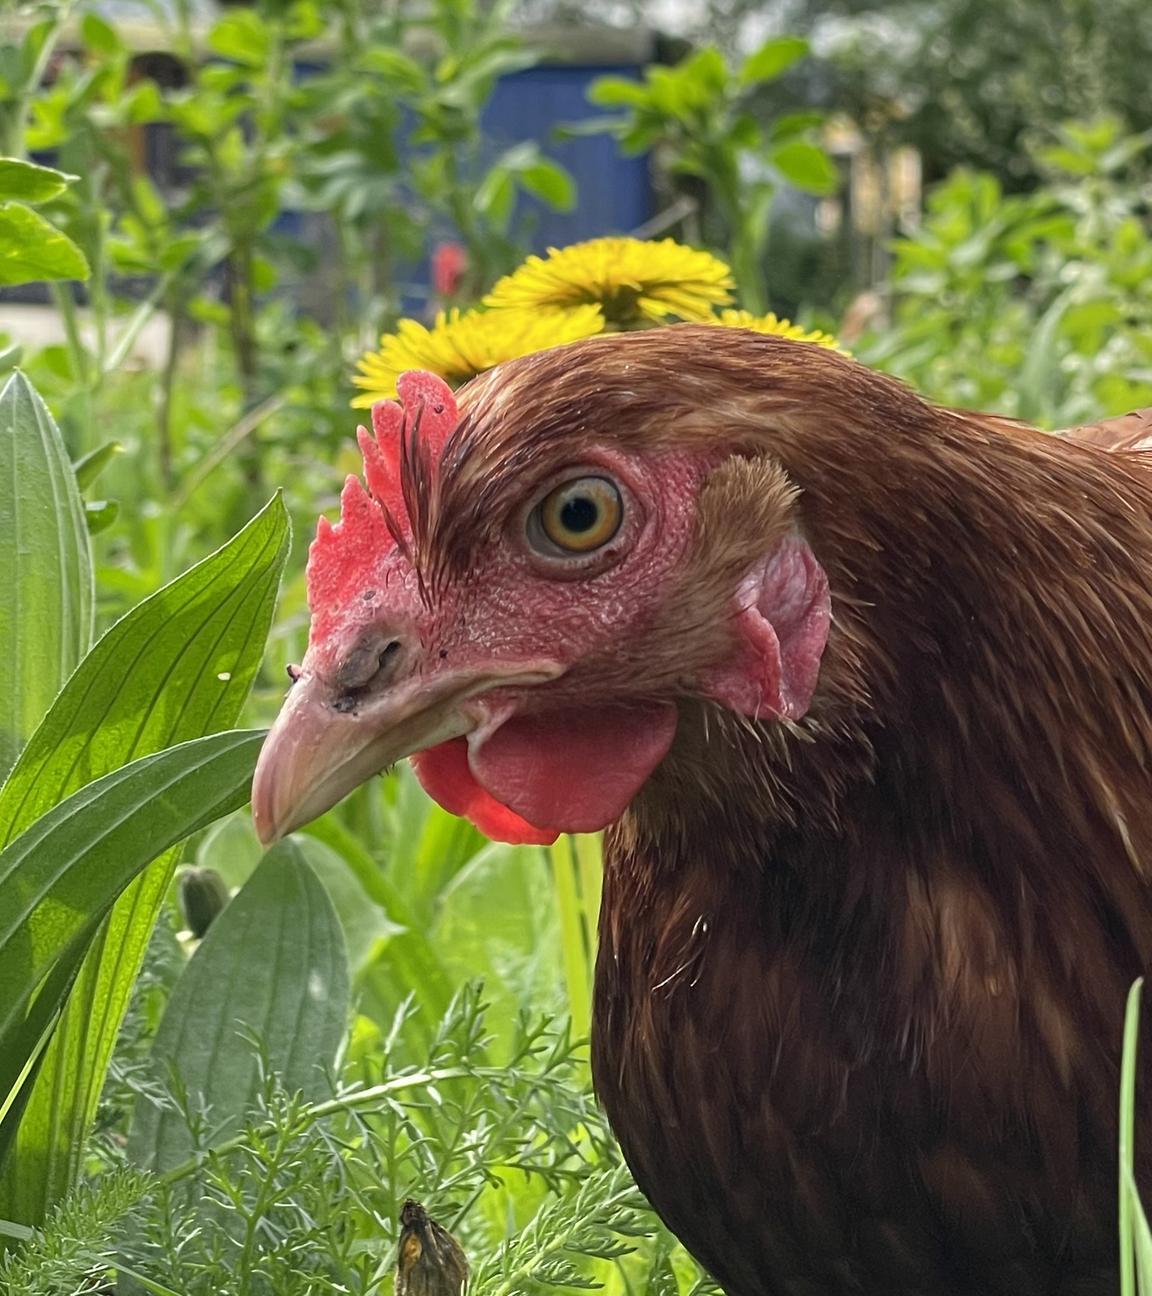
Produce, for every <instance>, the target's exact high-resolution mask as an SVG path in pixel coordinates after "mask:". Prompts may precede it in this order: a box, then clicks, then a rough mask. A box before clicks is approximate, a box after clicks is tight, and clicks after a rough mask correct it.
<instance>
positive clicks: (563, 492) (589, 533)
mask: <svg viewBox="0 0 1152 1296" xmlns="http://www.w3.org/2000/svg"><path fill="white" fill-rule="evenodd" d="M623 518H624V501H623V500H622V499H621V498H620V491H619V490H618V489H617V487H616V486H615V484H614V483H613V482H611V481H609V480H608V478H607V477H577V478H576V479H575V480H574V481H570V482H565V483H564V484H563V485H562V486H557V487H556V489H555V490H554V491H551V492H550V493H549V494H548V495H546V496H545V497H544V499H542V500H541V501H540V503H539V504H537V506H536V507H535V508H534V509H533V510H532V514H531V516H530V517H529V519H528V538H529V540H530V541H531V542H532V544H533V546H534V547H535V548H536V549H542V550H544V551H548V550H554V549H559V550H561V551H562V552H563V553H575V554H584V553H591V552H592V550H593V549H600V548H602V547H603V546H604V545H606V544H607V543H608V541H609V540H611V539H612V537H613V536H614V535H615V534H616V532H617V531H619V530H620V523H621V522H622V521H623Z"/></svg>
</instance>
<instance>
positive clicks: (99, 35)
mask: <svg viewBox="0 0 1152 1296" xmlns="http://www.w3.org/2000/svg"><path fill="white" fill-rule="evenodd" d="M80 34H81V35H82V36H83V38H84V44H85V45H87V46H88V48H89V49H90V50H95V51H96V53H97V54H103V55H105V56H106V57H114V56H115V55H117V54H120V53H122V52H123V50H124V43H123V41H122V40H121V39H120V37H119V35H118V34H117V32H116V28H115V27H113V26H112V25H111V23H107V22H105V21H104V19H103V18H101V17H100V16H99V14H95V13H86V14H85V15H84V17H83V19H82V20H81V23H80Z"/></svg>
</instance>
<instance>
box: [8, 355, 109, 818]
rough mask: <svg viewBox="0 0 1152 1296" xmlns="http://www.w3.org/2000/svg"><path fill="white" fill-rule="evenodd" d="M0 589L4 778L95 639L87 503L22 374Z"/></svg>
mask: <svg viewBox="0 0 1152 1296" xmlns="http://www.w3.org/2000/svg"><path fill="white" fill-rule="evenodd" d="M0 590H3V591H4V615H3V616H0V661H2V662H3V663H4V669H5V681H4V688H3V689H0V776H2V775H3V774H4V773H6V772H7V771H8V769H9V768H10V767H11V765H12V763H13V761H14V760H15V759H16V757H17V755H18V754H19V752H20V749H21V748H22V747H23V746H24V743H25V742H26V741H27V740H28V736H29V735H30V734H31V733H32V731H33V730H34V729H35V728H36V726H37V725H38V724H39V723H40V721H41V719H42V718H43V716H44V713H45V712H46V711H47V710H48V708H49V706H51V704H52V699H53V698H54V697H55V696H56V694H57V693H58V692H59V691H60V688H61V686H62V685H63V683H64V681H65V680H66V679H67V678H68V676H69V675H70V674H71V673H72V671H73V670H74V669H75V668H76V664H77V662H79V660H80V658H81V657H83V655H84V654H85V653H86V652H87V651H88V645H89V643H90V642H91V637H92V555H91V551H90V549H89V547H88V531H87V527H86V524H85V520H84V507H83V505H82V503H81V501H80V494H79V492H78V491H77V489H76V480H75V478H74V476H73V474H72V469H71V466H70V465H69V462H68V455H67V452H66V451H65V448H64V443H63V441H62V439H61V437H60V432H59V430H58V429H57V427H56V424H55V423H54V422H53V421H52V415H51V414H50V413H49V412H48V407H47V406H46V405H45V404H44V402H43V401H42V400H41V399H40V396H39V395H38V394H37V392H36V389H35V388H34V387H33V386H32V384H31V383H29V381H28V379H27V378H25V377H24V375H23V374H21V373H16V374H13V375H12V377H11V378H10V379H9V380H8V382H7V384H6V385H5V387H4V390H3V391H2V392H0ZM0 840H2V838H0Z"/></svg>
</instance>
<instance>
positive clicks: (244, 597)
mask: <svg viewBox="0 0 1152 1296" xmlns="http://www.w3.org/2000/svg"><path fill="white" fill-rule="evenodd" d="M287 549H288V518H287V514H286V512H285V510H284V506H283V504H282V503H281V501H280V499H279V497H277V498H275V499H274V500H273V501H272V502H271V503H270V504H269V505H268V506H267V507H266V508H265V509H264V510H263V512H261V513H260V514H259V515H258V516H257V517H256V518H254V519H253V520H252V521H251V522H250V523H249V524H248V525H247V526H246V527H245V528H244V529H243V530H242V531H241V532H240V533H239V534H238V535H237V536H236V537H234V538H233V539H232V540H231V541H229V543H228V544H227V545H225V546H224V547H223V548H222V549H220V550H218V551H217V552H216V553H215V554H213V555H211V557H209V558H206V559H205V560H204V561H203V562H202V563H200V564H199V565H197V566H196V567H193V568H192V569H191V570H190V571H187V572H185V573H184V575H182V576H180V577H178V578H177V579H176V580H175V581H173V582H172V583H171V584H170V585H167V586H165V587H164V588H163V589H162V590H160V591H158V592H157V593H156V594H154V595H153V596H152V597H151V598H149V599H147V600H145V601H144V602H143V603H141V604H140V605H139V606H138V607H136V608H134V609H133V610H132V611H131V612H129V613H128V615H127V616H125V617H124V618H123V619H122V620H121V621H119V622H117V624H116V625H115V626H113V627H112V629H111V630H109V631H108V633H107V634H106V635H105V636H104V637H103V638H102V639H101V640H100V642H99V643H98V644H97V645H96V647H95V648H93V650H92V651H91V652H90V653H89V654H88V656H87V657H86V658H85V659H84V661H83V662H82V663H81V665H80V667H79V668H78V669H77V671H76V673H75V675H73V677H72V678H71V680H69V682H68V685H67V687H66V688H65V689H64V691H63V693H61V695H60V697H59V698H58V699H57V701H56V703H55V705H54V706H53V707H52V710H51V711H50V712H49V713H48V715H47V717H46V718H45V720H44V723H43V724H42V725H41V726H40V728H39V729H38V730H37V731H36V733H35V734H34V735H33V737H32V739H31V741H30V742H29V743H28V746H27V748H26V749H25V751H24V753H23V755H22V756H21V758H20V760H19V762H18V763H17V765H16V768H15V769H14V770H13V771H12V774H11V776H10V778H9V779H8V782H7V783H6V784H5V785H4V787H3V789H0V844H3V843H5V842H7V841H10V840H11V839H12V838H13V837H15V836H16V834H17V833H19V832H21V831H22V830H24V829H25V828H26V827H28V825H29V824H31V823H33V822H34V821H35V820H36V819H37V816H39V815H41V814H43V813H44V812H45V811H47V810H49V809H50V808H51V807H52V806H54V805H55V804H56V803H57V802H58V801H60V800H61V799H62V798H63V797H65V796H67V795H68V794H69V793H71V792H73V791H74V790H75V789H76V788H79V787H82V786H83V785H84V784H86V783H89V782H90V781H91V780H92V779H95V778H99V777H100V776H102V775H105V774H107V773H109V772H110V771H112V770H115V769H118V768H119V767H120V766H122V765H124V764H125V763H126V762H128V761H130V760H133V759H135V758H136V757H138V756H143V755H146V754H148V753H150V752H155V751H158V750H160V749H161V748H164V747H169V746H171V745H172V744H174V743H179V742H183V741H186V740H187V739H190V738H196V737H199V736H200V735H201V734H204V733H206V732H211V731H212V730H214V729H225V728H228V727H229V726H231V725H232V724H234V723H235V721H236V718H237V716H238V715H239V712H240V708H241V706H242V705H243V703H244V700H245V698H246V697H247V695H248V690H249V688H250V687H251V684H252V680H253V678H254V676H255V673H256V670H257V669H258V667H259V664H260V659H261V656H262V654H263V648H264V641H265V638H266V636H267V632H268V627H269V624H270V622H271V618H272V612H273V607H274V604H275V598H276V590H277V585H278V583H279V579H280V573H281V570H282V568H283V565H284V560H285V557H286V555H287ZM174 863H175V860H174V858H167V859H163V860H157V862H156V863H155V865H153V867H151V868H150V869H148V870H147V871H146V872H145V874H144V876H143V877H141V878H139V879H138V880H136V881H135V882H133V883H132V885H131V886H130V887H129V888H128V891H127V893H126V894H125V895H124V896H123V897H122V899H121V900H120V901H119V902H118V903H117V905H116V907H115V909H114V911H113V913H112V914H111V916H110V917H109V920H108V922H107V923H106V924H104V925H103V927H102V928H101V929H100V930H99V932H98V933H97V935H96V938H95V941H94V943H93V947H92V950H91V952H90V953H89V954H88V956H87V958H86V961H85V963H84V966H83V970H82V971H81V973H80V975H79V978H78V980H77V982H76V984H75V986H74V988H73V990H72V992H71V995H70V996H69V1001H68V1007H67V1010H66V1012H65V1014H64V1017H63V1020H62V1022H61V1025H60V1029H59V1031H58V1036H57V1039H56V1040H54V1041H53V1043H52V1045H51V1047H50V1049H49V1055H48V1058H47V1059H46V1063H45V1065H44V1067H43V1068H42V1070H41V1072H40V1075H39V1077H38V1079H37V1081H36V1084H35V1087H34V1090H33V1094H32V1100H31V1105H30V1107H29V1110H28V1112H27V1114H26V1115H25V1117H24V1119H23V1120H22V1122H21V1128H20V1133H19V1140H20V1143H19V1155H18V1157H17V1158H16V1160H18V1161H19V1162H20V1164H21V1167H22V1170H21V1174H20V1176H19V1178H18V1179H16V1178H15V1177H14V1176H4V1175H0V1215H4V1214H5V1213H7V1214H9V1215H16V1216H19V1217H21V1218H24V1219H26V1220H30V1221H34V1222H35V1221H38V1220H39V1219H41V1218H42V1217H43V1214H44V1212H45V1210H46V1208H47V1207H48V1206H49V1205H50V1204H51V1202H52V1201H53V1200H54V1199H55V1198H57V1197H58V1196H60V1195H61V1194H62V1193H63V1192H64V1191H66V1189H67V1188H68V1186H69V1185H70V1183H71V1182H72V1179H73V1177H74V1176H75V1173H76V1171H77V1169H78V1165H79V1158H80V1154H81V1150H82V1147H83V1140H84V1137H85V1132H86V1130H87V1128H88V1126H89V1124H90V1122H91V1119H92V1116H93V1115H94V1113H95V1108H96V1102H97V1099H98V1098H99V1093H100V1087H101V1084H102V1083H103V1079H104V1073H105V1071H106V1070H107V1067H108V1061H109V1058H110V1057H111V1052H112V1046H113V1044H114V1042H115V1038H116V1033H117V1031H118V1030H119V1027H120V1022H121V1020H122V1019H123V1015H124V1012H125V1010H126V1008H127V1004H128V999H129V996H130V995H131V992H132V987H133V984H134V983H135V979H136V976H137V974H138V972H139V968H140V964H141V961H142V959H143V957H144V952H145V949H146V948H147V945H148V941H149V938H150V937H151V934H152V929H153V927H154V926H155V923H156V919H157V917H158V916H159V913H160V908H161V906H162V903H163V899H164V895H165V893H166V891H167V889H168V885H169V882H170V881H171V875H172V869H173V867H174ZM0 1092H2V1089H0ZM28 1164H36V1165H37V1166H38V1171H37V1172H36V1173H31V1172H29V1171H28V1170H27V1165H28Z"/></svg>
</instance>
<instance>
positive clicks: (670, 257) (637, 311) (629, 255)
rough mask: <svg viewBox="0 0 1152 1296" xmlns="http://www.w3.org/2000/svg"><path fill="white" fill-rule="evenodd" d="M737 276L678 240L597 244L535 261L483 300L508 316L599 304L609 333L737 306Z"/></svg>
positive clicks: (556, 250) (603, 240)
mask: <svg viewBox="0 0 1152 1296" xmlns="http://www.w3.org/2000/svg"><path fill="white" fill-rule="evenodd" d="M734 284H735V281H734V280H733V278H732V271H731V270H729V269H728V267H727V266H726V265H725V264H724V262H723V261H720V260H718V259H717V258H716V257H714V256H713V255H712V254H711V253H710V252H701V251H699V250H698V249H697V248H690V247H685V246H684V245H683V244H682V243H677V242H675V241H674V240H673V239H663V240H661V241H660V242H659V243H649V242H645V241H644V240H643V239H634V238H598V239H590V240H589V241H588V242H586V243H573V244H572V246H571V247H566V248H549V249H548V255H547V256H546V257H538V256H530V257H529V258H528V260H527V261H525V262H524V264H523V265H522V266H521V267H520V268H519V270H515V271H513V273H512V274H510V275H506V276H505V277H504V278H503V279H501V280H500V281H499V283H497V285H496V286H495V288H493V289H492V291H491V292H490V293H489V294H488V296H487V297H486V298H485V299H484V300H485V302H486V304H487V305H489V306H494V307H498V308H500V309H504V308H534V309H536V310H539V309H541V308H553V307H571V306H577V305H580V304H581V303H585V302H595V303H597V304H598V305H599V306H600V308H601V309H602V310H603V312H604V318H605V319H606V320H607V321H608V323H609V324H610V325H616V326H617V327H627V326H629V325H636V324H643V323H645V322H649V323H657V324H659V323H661V322H663V321H664V320H665V319H667V318H668V317H669V316H678V317H679V318H680V319H685V320H705V319H708V317H709V316H710V315H711V314H712V311H713V308H714V307H716V306H726V305H727V304H728V302H730V301H731V300H732V288H733V287H734Z"/></svg>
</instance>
